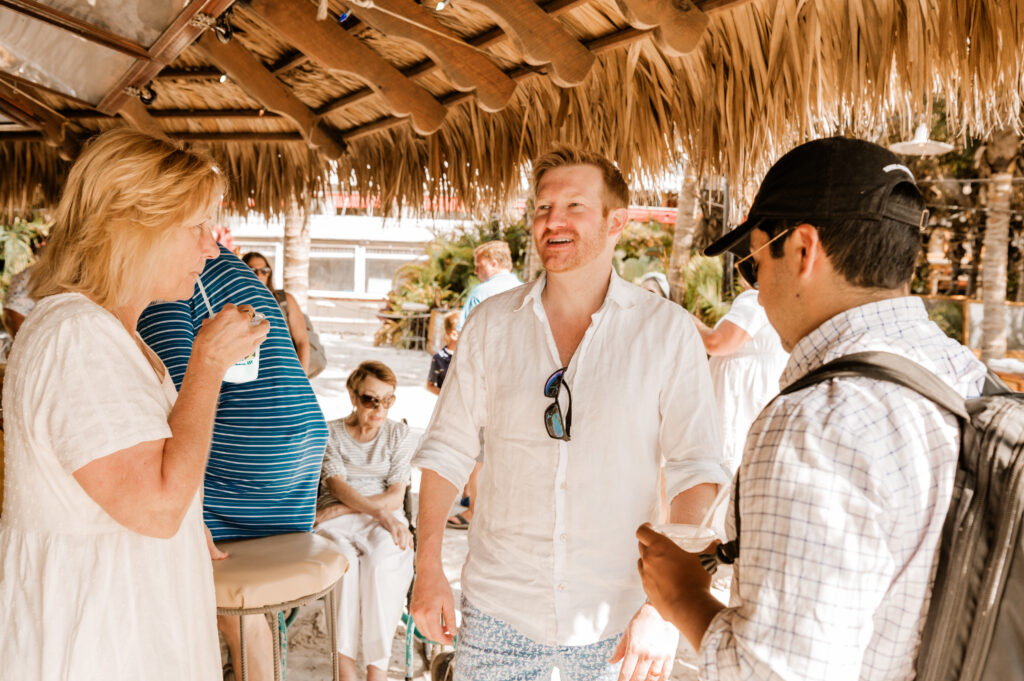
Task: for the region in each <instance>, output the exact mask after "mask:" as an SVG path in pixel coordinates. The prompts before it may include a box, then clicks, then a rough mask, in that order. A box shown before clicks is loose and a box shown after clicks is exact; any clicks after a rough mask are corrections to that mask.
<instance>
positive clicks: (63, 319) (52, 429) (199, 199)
mask: <svg viewBox="0 0 1024 681" xmlns="http://www.w3.org/2000/svg"><path fill="white" fill-rule="evenodd" d="M223 191H224V182H223V179H222V177H221V176H220V174H219V173H218V171H217V168H216V166H215V165H214V163H213V161H212V160H211V159H210V158H209V157H208V156H206V155H204V154H199V153H196V152H191V151H186V150H183V149H181V148H179V147H178V146H176V145H174V144H171V143H170V142H167V141H163V140H158V139H154V138H152V137H149V136H147V135H144V134H142V133H139V132H134V131H131V130H128V129H120V130H115V131H112V132H107V133H104V134H103V135H100V136H99V137H97V138H96V139H95V140H93V141H92V143H91V144H89V146H88V147H87V148H86V150H85V151H84V152H83V153H82V155H81V157H80V158H79V159H78V161H77V162H76V163H75V165H74V166H73V167H72V169H71V172H70V174H69V176H68V181H67V185H66V187H65V189H64V194H63V196H62V198H61V201H60V205H59V206H58V209H57V212H56V215H55V221H54V225H53V228H52V231H51V236H50V244H49V248H48V249H47V251H46V253H45V254H44V255H43V258H42V260H41V261H40V262H39V264H38V265H37V266H36V269H35V270H34V273H33V276H32V282H31V285H30V287H31V291H30V292H31V294H32V297H33V298H35V299H36V301H37V304H36V308H35V310H34V311H33V313H32V315H31V317H30V318H29V319H28V320H27V321H26V322H25V324H24V325H23V326H22V327H21V331H20V333H19V334H18V338H17V340H16V341H15V343H14V348H13V350H12V352H11V355H10V361H9V363H8V365H7V378H6V383H5V386H4V412H5V413H4V416H5V424H6V431H5V438H6V439H5V446H6V461H7V495H6V497H5V498H4V509H3V515H2V519H0V603H2V604H3V605H2V607H0V660H3V672H0V677H3V678H5V679H81V678H90V679H109V680H117V679H125V680H126V681H127V680H129V679H130V680H132V681H134V680H135V679H150V680H151V679H156V680H166V681H179V680H180V679H190V680H194V679H199V680H214V679H219V678H220V676H221V671H220V650H219V645H218V642H217V629H216V625H215V614H216V608H215V601H214V591H213V574H212V571H211V568H210V559H209V554H208V552H207V546H206V540H205V537H204V534H203V523H202V515H201V508H200V500H199V485H200V484H201V482H202V479H203V469H204V467H205V466H206V458H207V453H208V452H209V450H210V433H211V429H212V426H213V415H214V409H215V407H216V404H217V395H218V393H219V391H220V385H221V379H223V377H224V374H225V373H226V371H227V370H228V368H229V367H230V366H231V365H232V364H234V363H235V362H237V361H238V360H240V359H242V358H244V357H246V356H247V355H249V354H250V353H252V352H254V351H255V350H256V348H257V347H258V346H259V345H260V343H261V342H262V341H263V338H264V337H265V336H266V334H267V330H268V325H267V323H266V322H262V323H259V324H254V325H251V324H250V320H251V319H252V318H253V313H252V310H251V309H247V308H246V307H245V306H243V307H239V308H236V307H234V306H232V305H226V306H225V307H224V309H223V310H221V311H220V312H219V313H218V314H217V315H216V316H215V317H213V318H212V319H210V320H209V321H208V322H207V323H206V324H205V326H204V327H203V329H202V330H201V331H200V332H199V334H198V336H197V338H196V342H195V345H194V346H193V348H192V354H191V359H190V361H189V364H188V370H187V372H186V374H185V379H184V381H183V383H182V386H181V391H180V392H178V393H176V391H175V389H174V384H173V383H172V382H171V379H170V376H169V375H168V374H167V371H166V369H165V368H164V366H163V364H162V363H161V362H160V360H159V359H158V358H157V356H156V355H155V354H154V353H153V351H152V350H151V349H150V348H149V347H148V346H146V345H145V343H143V342H142V340H141V339H140V338H139V336H138V334H137V333H136V330H135V327H136V322H137V320H138V318H139V315H140V313H141V312H142V310H143V309H145V307H146V306H147V305H149V304H150V303H151V302H152V301H154V300H177V299H180V298H187V297H189V296H191V295H192V290H193V287H194V286H195V283H196V277H197V276H198V273H199V272H201V271H202V269H203V265H204V263H205V262H206V261H207V260H208V259H210V258H213V257H215V256H216V255H217V245H216V243H215V242H214V240H213V237H212V235H211V234H210V229H209V223H210V219H211V215H212V212H213V211H214V210H215V209H216V207H217V205H218V203H219V202H220V197H221V194H222V193H223Z"/></svg>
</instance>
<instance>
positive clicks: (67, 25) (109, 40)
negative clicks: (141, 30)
mask: <svg viewBox="0 0 1024 681" xmlns="http://www.w3.org/2000/svg"><path fill="white" fill-rule="evenodd" d="M0 6H3V7H7V8H9V9H12V10H14V11H15V12H18V13H19V14H24V15H25V16H29V17H32V18H33V19H36V20H37V21H42V22H45V23H47V24H50V25H51V26H56V27H58V28H62V29H64V30H65V31H69V32H71V33H74V34H75V35H77V36H81V37H83V38H85V39H86V40H88V41H89V42H92V43H96V44H97V45H102V46H103V47H106V48H107V49H110V50H114V51H116V52H121V53H122V54H127V55H128V56H130V57H135V58H136V59H142V60H146V61H148V60H149V52H148V51H147V50H146V48H145V47H144V46H142V45H140V44H138V43H137V42H135V41H134V40H129V39H128V38H125V37H124V36H120V35H117V34H116V33H111V32H110V31H108V30H106V29H103V28H100V27H99V26H96V25H94V24H91V23H89V22H88V21H85V20H83V19H79V18H78V17H76V16H72V15H71V14H68V13H67V12H62V11H60V10H59V9H54V8H53V7H49V6H47V5H44V4H43V3H41V2H36V0H0Z"/></svg>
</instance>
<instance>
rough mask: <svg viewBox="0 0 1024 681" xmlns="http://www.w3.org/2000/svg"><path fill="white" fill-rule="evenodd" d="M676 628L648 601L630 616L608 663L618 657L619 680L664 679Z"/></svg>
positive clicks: (670, 662)
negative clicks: (620, 667)
mask: <svg viewBox="0 0 1024 681" xmlns="http://www.w3.org/2000/svg"><path fill="white" fill-rule="evenodd" d="M678 645H679V630H678V629H676V628H675V627H674V626H672V624H670V623H668V622H666V621H665V620H663V619H662V618H661V617H660V616H659V615H658V613H657V612H656V611H655V609H654V607H653V606H651V604H650V603H645V604H644V605H643V606H641V608H640V610H638V611H637V613H636V614H635V615H633V619H631V620H630V621H629V624H628V625H627V626H626V632H625V633H624V634H623V635H622V640H621V641H619V647H618V648H616V649H615V654H614V655H612V659H610V660H608V661H609V662H611V663H613V664H614V663H615V662H618V661H619V660H622V669H621V671H620V672H619V681H644V680H645V679H650V681H664V680H665V679H668V677H669V674H671V673H672V665H673V664H674V663H675V658H676V648H677V647H678Z"/></svg>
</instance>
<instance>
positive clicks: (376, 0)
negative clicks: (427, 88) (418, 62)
mask: <svg viewBox="0 0 1024 681" xmlns="http://www.w3.org/2000/svg"><path fill="white" fill-rule="evenodd" d="M356 11H357V12H358V15H359V18H360V19H361V20H362V21H364V22H366V23H367V24H369V25H370V26H372V27H373V28H375V29H377V30H378V31H380V32H381V33H384V34H386V35H387V36H389V37H396V38H405V39H407V40H410V41H412V42H415V43H416V44H418V45H419V46H420V47H422V48H423V51H424V52H426V53H427V54H428V55H430V57H431V59H433V60H434V62H435V63H437V64H438V65H439V66H440V67H441V68H442V69H444V72H445V74H446V75H447V76H448V79H449V80H450V81H451V82H452V85H454V86H455V89H456V90H461V91H463V92H469V91H476V96H477V101H478V102H479V103H480V108H482V109H484V110H485V111H501V110H502V109H504V108H505V106H506V105H507V104H508V100H509V99H511V98H512V94H513V93H514V92H515V90H516V84H515V83H514V82H512V80H510V79H509V78H508V76H506V75H505V74H504V73H502V72H501V69H499V68H498V67H497V66H496V65H495V64H494V62H492V61H491V60H490V59H488V58H487V57H485V56H484V55H482V54H481V53H480V52H478V51H477V50H475V49H473V48H472V47H470V46H469V45H467V44H466V43H465V42H463V41H462V38H460V37H459V36H458V35H457V34H456V33H454V32H452V31H449V30H448V29H447V28H445V27H444V26H443V25H442V24H440V23H439V22H438V21H437V19H435V18H434V14H433V13H432V12H429V11H427V10H426V9H425V8H424V7H423V5H421V4H420V3H418V2H416V1H415V0H373V5H372V6H368V7H358V6H357V10H356ZM423 27H426V28H423ZM428 29H429V30H428Z"/></svg>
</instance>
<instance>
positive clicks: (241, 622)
mask: <svg viewBox="0 0 1024 681" xmlns="http://www.w3.org/2000/svg"><path fill="white" fill-rule="evenodd" d="M238 654H239V655H240V656H241V658H242V659H241V665H242V681H249V661H248V660H247V659H246V655H245V615H239V616H238Z"/></svg>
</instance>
